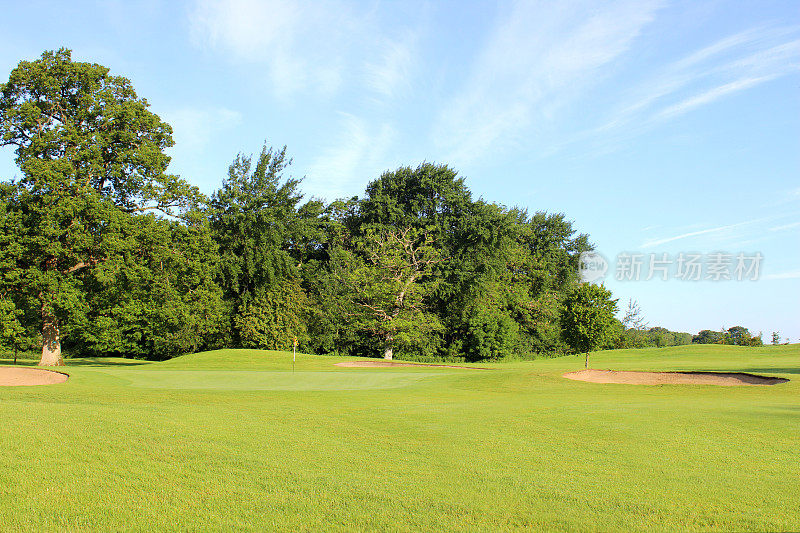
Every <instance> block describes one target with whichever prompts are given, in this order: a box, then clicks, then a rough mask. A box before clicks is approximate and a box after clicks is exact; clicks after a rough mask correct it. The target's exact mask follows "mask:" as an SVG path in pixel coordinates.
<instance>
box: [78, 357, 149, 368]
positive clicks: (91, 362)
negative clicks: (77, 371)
mask: <svg viewBox="0 0 800 533" xmlns="http://www.w3.org/2000/svg"><path fill="white" fill-rule="evenodd" d="M151 362H152V361H139V360H132V359H117V360H115V359H113V358H108V357H103V358H102V359H93V358H91V357H80V358H75V359H65V360H64V366H138V365H146V364H148V363H151Z"/></svg>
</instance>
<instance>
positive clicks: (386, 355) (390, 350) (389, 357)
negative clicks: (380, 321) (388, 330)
mask: <svg viewBox="0 0 800 533" xmlns="http://www.w3.org/2000/svg"><path fill="white" fill-rule="evenodd" d="M393 340H394V337H393V336H391V335H387V336H386V348H384V349H383V358H384V359H386V360H387V361H391V360H392V354H393V353H394V347H393V346H392V341H393Z"/></svg>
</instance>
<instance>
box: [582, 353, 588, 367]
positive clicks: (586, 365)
mask: <svg viewBox="0 0 800 533" xmlns="http://www.w3.org/2000/svg"><path fill="white" fill-rule="evenodd" d="M583 368H589V352H586V359H585V360H584V362H583Z"/></svg>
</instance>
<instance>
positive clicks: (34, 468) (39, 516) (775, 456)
mask: <svg viewBox="0 0 800 533" xmlns="http://www.w3.org/2000/svg"><path fill="white" fill-rule="evenodd" d="M340 360H346V358H332V357H315V356H307V355H298V361H297V365H296V372H295V373H292V371H291V369H292V360H291V354H286V353H282V352H259V351H252V350H223V351H216V352H206V353H202V354H194V355H187V356H184V357H180V358H177V359H173V360H171V361H166V362H163V363H146V364H141V363H139V362H135V361H126V360H89V359H86V360H72V361H70V366H69V367H68V368H67V371H68V372H69V373H70V374H71V377H70V380H69V381H68V382H67V383H65V384H63V385H53V386H45V387H16V388H2V389H0V421H1V422H0V435H2V446H1V447H0V501H2V505H0V529H8V530H20V529H22V530H36V531H41V530H46V529H50V530H52V529H62V530H109V529H113V530H143V529H149V530H185V529H203V530H208V529H241V528H246V529H255V528H257V529H279V530H317V529H325V530H353V529H391V530H432V529H439V530H464V529H468V530H498V529H501V530H502V529H515V528H534V529H539V530H598V529H601V530H630V529H635V530H670V531H671V530H700V529H702V530H759V531H763V530H800V511H799V510H798V509H800V491H798V490H797V487H798V486H800V465H799V464H798V461H797V457H798V453H800V438H799V437H798V434H799V433H798V431H799V430H800V346H798V345H794V346H787V347H784V346H781V347H764V348H735V347H719V346H688V347H676V348H667V349H647V350H626V351H613V352H600V353H596V354H592V357H591V359H590V363H591V366H592V367H594V368H610V369H615V370H627V369H634V370H735V371H745V372H757V373H766V374H769V375H776V376H782V377H788V378H790V379H792V381H790V382H789V383H785V384H782V385H775V386H771V387H713V386H656V387H647V386H630V385H599V384H592V383H584V382H577V381H569V380H565V379H563V378H561V374H562V373H563V372H566V371H571V370H578V369H580V368H582V366H583V359H582V358H576V357H564V358H559V359H552V360H540V361H533V362H515V363H498V364H491V365H481V366H490V367H492V369H491V370H462V369H447V368H434V367H420V368H409V367H399V368H375V369H370V368H346V369H345V368H341V367H336V366H334V363H335V362H337V361H340ZM8 363H9V362H8V361H0V364H8Z"/></svg>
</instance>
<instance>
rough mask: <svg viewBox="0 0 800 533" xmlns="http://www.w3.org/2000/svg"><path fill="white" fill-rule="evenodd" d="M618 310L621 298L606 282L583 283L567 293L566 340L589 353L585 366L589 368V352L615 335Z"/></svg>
mask: <svg viewBox="0 0 800 533" xmlns="http://www.w3.org/2000/svg"><path fill="white" fill-rule="evenodd" d="M616 312H617V300H612V299H611V291H609V290H608V289H606V288H605V287H604V286H603V285H592V284H590V283H583V284H581V285H578V286H577V287H576V288H575V290H573V291H572V292H571V293H570V294H569V296H567V298H566V300H565V302H564V310H563V312H562V315H561V325H562V328H563V335H564V340H565V341H566V342H567V344H568V345H569V346H570V347H571V348H572V349H573V350H575V351H576V352H578V353H585V354H586V359H585V360H584V368H589V352H591V351H593V350H596V349H598V348H600V347H602V346H605V345H606V344H608V343H609V342H610V341H611V340H612V339H613V335H614V325H615V322H614V314H615V313H616Z"/></svg>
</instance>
